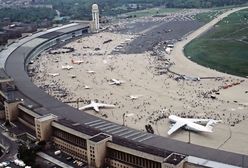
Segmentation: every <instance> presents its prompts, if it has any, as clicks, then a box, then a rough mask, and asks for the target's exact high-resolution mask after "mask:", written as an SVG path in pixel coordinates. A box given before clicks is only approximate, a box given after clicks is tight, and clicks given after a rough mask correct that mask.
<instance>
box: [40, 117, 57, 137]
mask: <svg viewBox="0 0 248 168" xmlns="http://www.w3.org/2000/svg"><path fill="white" fill-rule="evenodd" d="M56 120H58V117H57V116H56V115H53V114H49V115H46V116H41V117H39V118H35V132H36V138H37V139H38V140H39V141H47V140H49V139H50V137H51V136H52V122H53V121H56Z"/></svg>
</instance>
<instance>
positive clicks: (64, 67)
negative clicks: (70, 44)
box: [62, 65, 73, 70]
mask: <svg viewBox="0 0 248 168" xmlns="http://www.w3.org/2000/svg"><path fill="white" fill-rule="evenodd" d="M72 68H73V66H71V65H62V69H66V70H70V69H72Z"/></svg>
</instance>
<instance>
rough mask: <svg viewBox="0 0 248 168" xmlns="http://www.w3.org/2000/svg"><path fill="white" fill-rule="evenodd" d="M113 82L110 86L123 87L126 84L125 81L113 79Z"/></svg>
mask: <svg viewBox="0 0 248 168" xmlns="http://www.w3.org/2000/svg"><path fill="white" fill-rule="evenodd" d="M111 81H112V82H110V83H109V84H110V85H121V84H122V83H124V81H121V80H117V79H111Z"/></svg>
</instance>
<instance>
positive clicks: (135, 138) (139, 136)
mask: <svg viewBox="0 0 248 168" xmlns="http://www.w3.org/2000/svg"><path fill="white" fill-rule="evenodd" d="M146 135H147V134H142V135H140V136H137V137H135V138H133V139H132V140H136V139H139V138H142V137H144V136H146Z"/></svg>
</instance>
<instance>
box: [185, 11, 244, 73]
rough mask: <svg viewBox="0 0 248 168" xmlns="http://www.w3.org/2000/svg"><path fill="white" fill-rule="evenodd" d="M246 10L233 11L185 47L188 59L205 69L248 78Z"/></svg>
mask: <svg viewBox="0 0 248 168" xmlns="http://www.w3.org/2000/svg"><path fill="white" fill-rule="evenodd" d="M247 39H248V10H242V11H239V12H236V13H234V14H232V15H230V16H229V17H227V18H225V19H223V20H222V21H221V22H219V23H218V24H217V25H216V26H215V27H214V28H213V29H212V30H210V31H209V32H208V33H206V34H204V35H203V36H201V37H199V38H197V39H195V40H193V41H192V42H191V43H189V44H188V45H187V46H186V47H185V50H184V52H185V54H186V56H187V57H189V56H190V57H191V58H190V59H191V60H193V61H195V62H197V63H199V64H201V65H204V66H207V67H210V68H213V69H216V70H219V71H222V72H226V73H230V74H233V75H238V76H244V77H245V76H248V40H247Z"/></svg>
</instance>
